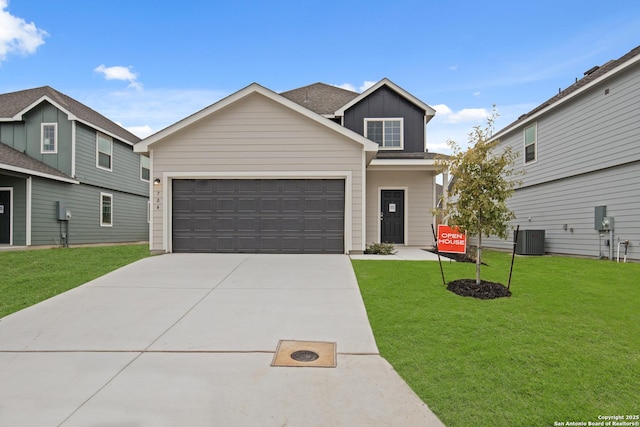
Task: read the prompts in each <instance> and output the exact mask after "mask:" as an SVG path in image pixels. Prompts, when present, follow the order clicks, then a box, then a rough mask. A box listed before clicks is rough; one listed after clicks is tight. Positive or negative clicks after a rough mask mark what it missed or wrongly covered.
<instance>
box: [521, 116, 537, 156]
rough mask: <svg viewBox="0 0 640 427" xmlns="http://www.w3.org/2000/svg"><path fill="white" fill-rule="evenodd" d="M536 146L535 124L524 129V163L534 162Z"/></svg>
mask: <svg viewBox="0 0 640 427" xmlns="http://www.w3.org/2000/svg"><path fill="white" fill-rule="evenodd" d="M537 145H538V127H537V123H534V124H532V125H531V126H529V127H527V128H525V129H524V162H525V163H529V162H533V161H535V160H536V157H537V153H536V151H537V148H536V146H537Z"/></svg>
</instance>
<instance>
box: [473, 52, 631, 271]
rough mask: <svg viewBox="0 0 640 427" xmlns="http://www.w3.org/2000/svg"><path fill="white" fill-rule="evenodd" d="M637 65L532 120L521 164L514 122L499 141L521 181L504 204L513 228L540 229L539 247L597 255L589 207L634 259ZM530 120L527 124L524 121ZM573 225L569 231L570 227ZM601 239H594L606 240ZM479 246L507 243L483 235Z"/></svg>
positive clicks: (519, 140) (520, 144) (596, 237)
mask: <svg viewBox="0 0 640 427" xmlns="http://www.w3.org/2000/svg"><path fill="white" fill-rule="evenodd" d="M639 114H640V66H638V65H636V66H634V67H633V69H628V70H626V71H625V72H621V73H620V74H619V75H616V76H613V77H612V78H610V79H607V80H606V81H603V82H601V83H599V84H598V85H596V86H594V87H592V88H591V89H590V90H589V91H588V92H585V93H583V94H580V95H578V96H576V97H575V98H574V99H572V100H571V101H568V102H566V103H565V104H563V105H562V106H560V107H559V108H556V109H554V110H552V111H550V112H548V113H546V114H544V115H542V116H540V117H538V118H537V120H536V121H535V123H536V124H537V158H536V161H535V162H532V163H529V164H526V165H525V164H524V137H523V129H524V128H525V127H527V126H528V124H526V125H522V126H520V127H518V128H516V129H515V130H514V131H511V132H510V133H508V134H506V135H505V136H503V137H502V138H501V140H502V142H501V146H510V147H512V149H513V150H514V152H517V153H520V157H519V158H518V159H517V160H516V164H517V169H523V170H524V171H525V175H524V176H521V177H518V178H519V179H521V180H522V186H521V187H520V188H518V189H517V190H516V192H515V193H514V195H513V196H512V198H511V199H509V201H508V206H509V207H510V208H511V209H512V210H513V211H514V212H515V214H516V216H517V218H516V220H514V221H513V225H514V227H515V226H516V225H518V224H519V225H520V228H521V229H538V230H545V234H546V238H545V240H546V245H545V246H546V251H547V252H552V253H562V254H572V255H581V256H599V255H600V249H602V250H603V251H604V252H605V255H608V248H607V247H604V246H603V247H602V248H599V241H600V233H599V232H598V231H597V230H595V224H594V222H595V218H594V216H595V215H594V209H595V207H596V206H601V205H604V206H607V215H608V216H612V217H614V218H615V234H614V244H616V243H617V239H618V237H619V238H620V239H621V240H629V241H630V242H631V245H630V246H629V257H630V258H633V259H640V214H639V212H640V137H639V135H640V120H638V116H639ZM532 123H533V122H532ZM565 224H566V225H567V230H564V225H565ZM571 229H573V232H571ZM608 238H609V236H608V234H607V235H606V236H605V237H602V243H603V245H604V240H605V239H608ZM483 243H485V246H487V247H497V248H505V249H506V248H509V249H510V248H511V247H512V244H511V239H508V241H501V240H499V239H495V238H491V239H486V240H484V241H483Z"/></svg>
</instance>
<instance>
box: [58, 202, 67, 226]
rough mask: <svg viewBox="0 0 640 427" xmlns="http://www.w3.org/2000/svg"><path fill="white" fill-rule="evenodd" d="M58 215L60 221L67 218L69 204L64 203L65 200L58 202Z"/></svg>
mask: <svg viewBox="0 0 640 427" xmlns="http://www.w3.org/2000/svg"><path fill="white" fill-rule="evenodd" d="M56 216H57V219H58V221H66V220H67V206H66V204H65V203H64V200H58V201H57V202H56Z"/></svg>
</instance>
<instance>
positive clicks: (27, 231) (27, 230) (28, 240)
mask: <svg viewBox="0 0 640 427" xmlns="http://www.w3.org/2000/svg"><path fill="white" fill-rule="evenodd" d="M32 185H33V178H32V177H30V176H28V177H27V195H26V196H27V203H26V210H27V224H26V227H25V234H26V239H25V244H26V245H27V246H31V197H32V194H33V189H32Z"/></svg>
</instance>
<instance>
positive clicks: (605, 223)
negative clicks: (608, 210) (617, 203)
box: [602, 216, 615, 231]
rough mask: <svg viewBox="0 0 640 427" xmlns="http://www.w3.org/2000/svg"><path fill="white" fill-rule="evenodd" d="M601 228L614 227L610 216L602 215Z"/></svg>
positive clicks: (609, 228)
mask: <svg viewBox="0 0 640 427" xmlns="http://www.w3.org/2000/svg"><path fill="white" fill-rule="evenodd" d="M602 229H603V230H607V231H609V230H614V229H615V223H614V221H613V217H612V216H605V217H604V219H603V220H602Z"/></svg>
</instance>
